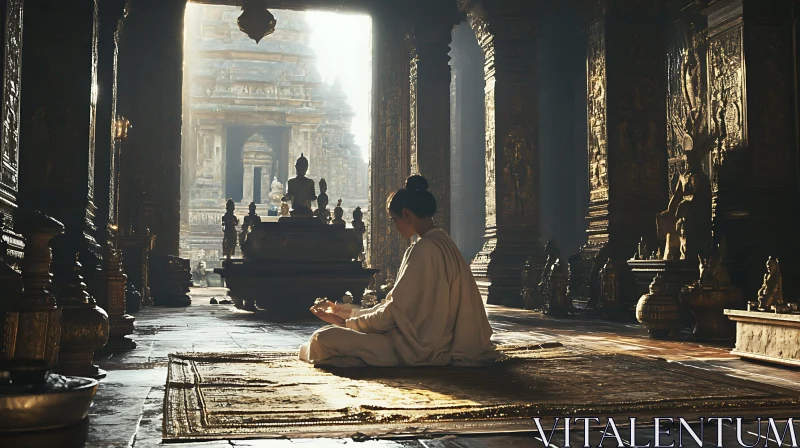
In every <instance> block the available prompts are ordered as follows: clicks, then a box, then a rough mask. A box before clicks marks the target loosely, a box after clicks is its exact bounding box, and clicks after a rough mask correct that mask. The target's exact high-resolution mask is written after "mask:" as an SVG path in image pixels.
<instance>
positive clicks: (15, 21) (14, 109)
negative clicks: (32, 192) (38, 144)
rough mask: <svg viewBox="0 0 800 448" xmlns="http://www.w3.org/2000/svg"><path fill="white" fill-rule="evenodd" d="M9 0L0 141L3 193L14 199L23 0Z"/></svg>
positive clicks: (0, 192) (0, 193)
mask: <svg viewBox="0 0 800 448" xmlns="http://www.w3.org/2000/svg"><path fill="white" fill-rule="evenodd" d="M3 1H7V10H6V17H5V20H6V23H5V53H4V56H5V59H4V61H3V70H4V76H3V103H2V126H3V136H2V141H0V145H1V146H0V154H2V158H0V196H2V197H5V199H6V200H8V201H12V202H13V201H14V199H15V197H16V193H17V188H18V185H17V182H18V178H17V176H18V172H19V114H20V87H21V86H20V81H21V75H22V73H21V66H22V0H3Z"/></svg>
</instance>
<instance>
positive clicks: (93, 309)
mask: <svg viewBox="0 0 800 448" xmlns="http://www.w3.org/2000/svg"><path fill="white" fill-rule="evenodd" d="M61 238H63V240H62V241H59V240H58V238H56V240H55V241H54V246H61V247H58V251H57V252H56V253H58V252H64V251H66V250H69V249H68V248H67V247H64V246H66V245H68V243H69V241H68V239H69V235H68V234H65V236H64V237H61ZM62 245H63V246H62ZM80 270H81V264H80V263H79V262H78V254H77V253H76V254H75V256H74V258H73V261H72V262H66V261H61V260H57V262H56V263H54V265H53V272H54V273H55V274H56V278H61V281H62V282H61V284H60V286H59V288H58V292H57V294H56V297H57V298H58V307H59V308H60V309H61V310H62V311H61V313H62V314H61V316H62V321H61V350H60V352H59V354H58V365H57V366H56V371H57V372H58V373H60V374H62V375H73V376H85V377H90V378H102V377H104V376H105V375H106V372H105V371H104V370H102V369H100V368H99V367H98V366H96V365H94V352H95V351H97V350H98V349H100V348H102V347H103V346H104V345H106V342H108V334H109V323H108V314H107V313H106V312H105V311H104V310H103V309H102V308H100V307H99V306H97V304H96V302H95V301H94V298H92V296H91V295H89V293H88V292H87V291H86V284H85V283H84V282H83V277H82V276H81V274H80Z"/></svg>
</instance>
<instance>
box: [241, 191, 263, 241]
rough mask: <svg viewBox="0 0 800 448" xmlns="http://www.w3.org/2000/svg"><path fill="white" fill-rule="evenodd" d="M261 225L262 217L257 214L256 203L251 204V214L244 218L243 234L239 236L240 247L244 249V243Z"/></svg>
mask: <svg viewBox="0 0 800 448" xmlns="http://www.w3.org/2000/svg"><path fill="white" fill-rule="evenodd" d="M258 224H261V217H260V216H258V214H256V203H255V202H251V203H250V213H249V214H248V215H247V216H245V217H244V220H243V222H242V232H241V233H240V234H239V247H244V242H245V241H246V240H247V235H248V234H249V233H250V231H251V230H253V228H254V227H255V226H256V225H258Z"/></svg>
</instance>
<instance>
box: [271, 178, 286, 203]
mask: <svg viewBox="0 0 800 448" xmlns="http://www.w3.org/2000/svg"><path fill="white" fill-rule="evenodd" d="M281 198H283V184H282V183H280V182H278V176H275V177H273V178H272V184H271V185H270V189H269V202H270V209H273V208H274V209H276V210H277V209H278V207H280V204H281Z"/></svg>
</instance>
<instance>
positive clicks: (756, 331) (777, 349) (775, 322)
mask: <svg viewBox="0 0 800 448" xmlns="http://www.w3.org/2000/svg"><path fill="white" fill-rule="evenodd" d="M725 315H726V316H728V319H730V320H732V321H734V322H736V348H734V349H733V350H732V351H731V354H732V355H737V356H740V357H742V358H746V359H753V360H756V361H765V362H772V363H777V364H783V365H787V366H794V367H800V344H798V343H797V341H799V340H800V314H798V313H791V314H777V313H770V312H758V311H744V310H725Z"/></svg>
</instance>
